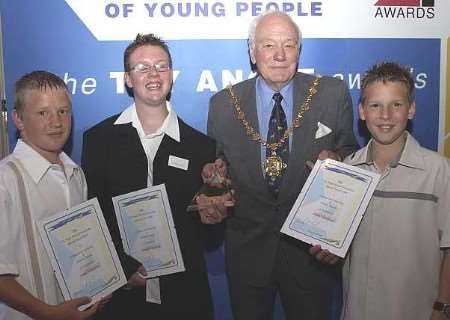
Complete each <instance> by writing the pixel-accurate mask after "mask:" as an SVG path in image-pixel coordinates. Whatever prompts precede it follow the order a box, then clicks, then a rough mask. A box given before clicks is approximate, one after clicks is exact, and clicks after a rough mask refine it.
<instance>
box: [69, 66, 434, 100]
mask: <svg viewBox="0 0 450 320" xmlns="http://www.w3.org/2000/svg"><path fill="white" fill-rule="evenodd" d="M299 71H301V72H304V73H308V74H314V69H313V68H306V69H299ZM413 71H414V70H413V69H411V73H413ZM108 74H109V79H111V80H112V81H113V82H114V86H115V88H114V91H115V93H116V94H125V93H126V90H125V80H124V77H123V74H124V73H123V72H118V71H110V72H109V73H108ZM214 74H220V75H221V79H215V78H214ZM179 75H180V71H179V70H174V71H173V81H174V83H175V81H176V80H177V78H178V76H179ZM254 76H255V73H254V72H250V73H249V74H248V75H247V74H246V77H244V70H242V69H236V70H230V69H223V70H218V71H214V73H213V71H211V70H209V69H205V70H202V71H201V73H200V76H199V78H198V81H197V83H196V85H195V84H192V85H193V87H192V91H194V90H195V92H204V91H208V92H211V93H215V92H217V91H219V90H221V89H224V88H225V87H227V86H228V85H229V84H233V85H234V84H236V83H238V82H241V81H243V80H246V79H250V78H253V77H254ZM333 77H335V78H339V79H341V80H343V81H344V82H345V83H346V85H347V86H348V87H349V89H351V90H359V89H360V87H361V78H362V74H361V73H346V74H344V73H336V74H334V75H333ZM63 79H64V82H65V83H66V84H67V87H68V88H69V91H70V92H71V93H72V95H76V94H82V95H91V94H93V93H94V92H95V91H96V89H97V79H95V78H93V77H88V78H83V79H77V78H76V77H74V76H72V75H69V72H65V73H64V76H63ZM414 80H415V87H416V89H424V88H425V87H426V86H427V80H428V75H427V74H426V73H424V72H421V73H417V74H416V75H415V78H414ZM102 82H104V81H100V83H102ZM218 83H219V84H221V85H222V86H221V87H220V88H219V87H218V86H217V84H218ZM173 91H174V92H176V86H174V88H173Z"/></svg>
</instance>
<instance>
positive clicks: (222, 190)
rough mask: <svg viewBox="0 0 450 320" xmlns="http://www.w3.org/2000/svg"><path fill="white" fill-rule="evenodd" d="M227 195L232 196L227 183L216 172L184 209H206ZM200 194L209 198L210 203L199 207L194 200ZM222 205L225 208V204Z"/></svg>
mask: <svg viewBox="0 0 450 320" xmlns="http://www.w3.org/2000/svg"><path fill="white" fill-rule="evenodd" d="M227 193H230V194H232V193H231V188H230V183H229V181H227V179H226V178H225V177H223V176H222V175H221V174H220V173H218V172H216V173H215V174H214V176H213V177H212V178H211V180H210V181H208V182H205V183H204V184H203V185H202V187H201V188H200V190H199V191H198V192H197V193H196V194H195V196H194V198H193V199H192V203H191V204H190V205H189V206H188V207H187V208H186V211H188V212H191V211H198V210H201V209H206V208H207V207H209V206H214V205H216V204H217V203H219V202H221V201H222V199H220V197H221V196H222V195H224V194H227ZM201 194H204V195H205V196H207V197H211V203H209V204H207V205H202V206H199V205H198V204H197V203H196V199H197V197H198V196H199V195H201ZM224 204H225V206H227V203H224Z"/></svg>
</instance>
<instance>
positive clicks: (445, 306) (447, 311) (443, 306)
mask: <svg viewBox="0 0 450 320" xmlns="http://www.w3.org/2000/svg"><path fill="white" fill-rule="evenodd" d="M433 309H434V310H436V311H439V312H442V313H443V314H444V315H445V316H446V317H447V318H448V319H450V304H449V303H442V302H439V301H436V302H435V303H434V305H433Z"/></svg>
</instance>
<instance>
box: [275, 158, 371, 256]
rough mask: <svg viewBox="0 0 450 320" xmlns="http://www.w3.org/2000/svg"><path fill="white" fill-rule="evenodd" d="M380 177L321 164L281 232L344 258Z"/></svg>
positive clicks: (339, 164) (341, 165)
mask: <svg viewBox="0 0 450 320" xmlns="http://www.w3.org/2000/svg"><path fill="white" fill-rule="evenodd" d="M379 178H380V175H379V174H377V173H375V172H370V171H367V170H363V169H360V168H357V167H353V166H350V165H347V164H345V163H342V162H338V161H334V160H331V159H327V160H324V161H321V160H318V161H317V162H316V164H315V166H314V168H313V170H312V171H311V174H310V175H309V177H308V179H307V181H306V183H305V185H304V186H303V189H302V191H301V192H300V195H299V196H298V198H297V200H296V202H295V204H294V206H293V207H292V209H291V211H290V213H289V216H288V217H287V219H286V221H285V222H284V224H283V226H282V228H281V232H282V233H285V234H287V235H290V236H292V237H294V238H297V239H299V240H302V241H304V242H307V243H310V244H312V245H317V244H319V245H320V246H321V247H322V249H328V250H329V251H330V252H331V253H333V254H335V255H337V256H339V257H342V258H343V257H345V255H346V253H347V250H348V248H349V246H350V243H351V241H352V240H353V237H354V235H355V232H356V230H357V229H358V226H359V223H360V222H361V219H362V217H363V215H364V212H365V210H366V208H367V205H368V204H369V201H370V198H371V197H372V194H373V192H374V191H375V188H376V186H377V184H378V180H379Z"/></svg>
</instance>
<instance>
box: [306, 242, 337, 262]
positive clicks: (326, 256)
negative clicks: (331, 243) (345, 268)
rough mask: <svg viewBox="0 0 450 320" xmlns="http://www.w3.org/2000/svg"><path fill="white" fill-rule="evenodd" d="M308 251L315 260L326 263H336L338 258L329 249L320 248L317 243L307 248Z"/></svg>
mask: <svg viewBox="0 0 450 320" xmlns="http://www.w3.org/2000/svg"><path fill="white" fill-rule="evenodd" d="M309 253H310V254H311V255H313V256H314V257H315V258H316V259H317V261H320V262H322V263H326V264H336V263H337V262H338V261H339V259H340V258H339V257H338V256H335V255H334V254H332V253H331V252H330V251H328V250H322V248H321V247H320V245H318V244H316V245H315V246H312V247H311V248H309Z"/></svg>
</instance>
